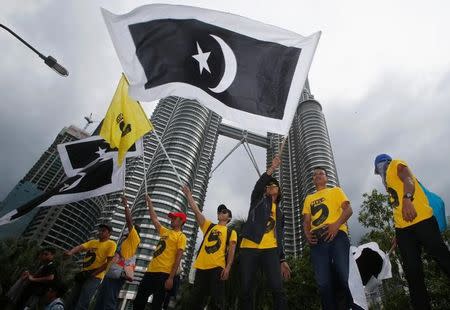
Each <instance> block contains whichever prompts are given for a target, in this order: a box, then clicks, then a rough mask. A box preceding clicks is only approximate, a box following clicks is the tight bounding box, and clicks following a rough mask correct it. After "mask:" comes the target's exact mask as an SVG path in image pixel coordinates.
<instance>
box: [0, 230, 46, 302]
mask: <svg viewBox="0 0 450 310" xmlns="http://www.w3.org/2000/svg"><path fill="white" fill-rule="evenodd" d="M38 253H39V247H38V245H37V244H36V243H35V242H31V241H28V240H23V239H5V240H2V241H0V284H1V288H2V295H4V294H6V292H7V291H8V289H9V288H10V287H11V286H12V285H13V284H14V283H15V281H16V280H17V279H18V278H19V276H20V275H21V273H22V272H23V271H25V270H33V269H34V268H36V264H37V259H36V258H37V255H38Z"/></svg>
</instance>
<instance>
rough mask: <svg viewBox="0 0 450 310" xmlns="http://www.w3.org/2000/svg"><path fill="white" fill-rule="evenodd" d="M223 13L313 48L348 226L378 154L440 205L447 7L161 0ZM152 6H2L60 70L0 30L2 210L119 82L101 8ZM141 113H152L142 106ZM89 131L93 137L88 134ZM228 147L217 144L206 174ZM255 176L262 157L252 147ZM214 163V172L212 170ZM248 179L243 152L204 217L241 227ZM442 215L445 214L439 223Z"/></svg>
mask: <svg viewBox="0 0 450 310" xmlns="http://www.w3.org/2000/svg"><path fill="white" fill-rule="evenodd" d="M161 2H165V3H172V4H185V5H194V6H200V7H203V8H210V9H215V10H221V11H227V12H230V13H234V14H239V15H242V16H245V17H249V18H252V19H255V20H259V21H262V22H265V23H269V24H273V25H275V26H278V27H282V28H286V29H288V30H291V31H294V32H297V33H299V34H302V35H309V34H312V33H313V32H316V31H318V30H321V31H322V37H321V40H320V42H319V46H318V49H317V52H316V56H315V58H314V60H313V64H312V66H311V70H310V75H309V79H310V85H311V91H312V93H313V94H314V96H315V98H316V99H317V100H318V101H319V102H320V103H321V104H322V107H323V111H324V113H325V117H326V121H327V125H328V130H329V133H330V138H331V143H332V146H333V152H334V155H335V160H336V165H337V169H338V174H339V179H340V182H341V186H342V188H343V189H344V191H345V192H346V193H347V195H348V196H349V198H350V200H351V202H352V205H353V208H354V211H355V212H354V215H353V217H352V219H351V221H350V229H351V231H352V236H353V237H354V241H356V240H357V239H358V238H359V236H360V235H361V234H362V233H363V229H362V228H361V226H360V225H359V224H358V223H357V213H358V211H359V205H360V203H361V195H362V193H364V192H368V191H371V189H372V188H378V189H380V190H381V189H382V187H381V182H380V180H379V179H378V178H377V177H375V176H374V175H373V158H374V157H375V156H376V155H377V154H378V153H384V152H387V153H389V154H391V155H392V156H393V157H399V158H402V159H405V160H406V161H407V162H408V163H409V164H410V166H411V167H412V169H413V171H414V173H415V174H416V175H417V176H418V178H419V179H420V180H422V181H423V183H424V184H425V185H426V186H428V187H429V188H430V189H431V190H433V191H435V192H437V193H438V194H440V195H441V196H442V197H443V198H444V200H445V201H446V202H447V204H448V205H450V191H449V189H450V179H449V176H448V175H449V170H450V169H449V168H450V163H449V158H450V156H449V154H450V146H449V138H448V137H449V136H450V125H449V120H450V107H449V104H450V57H449V55H450V40H448V35H449V33H448V32H449V29H450V21H449V20H448V12H450V10H449V6H450V5H449V4H448V2H447V1H436V0H433V1H372V2H371V3H368V1H357V0H355V1H323V0H322V1H318V0H315V1H298V0H295V1H283V0H277V1H254V0H247V1H240V0H237V1H233V0H228V1H213V0H205V1H189V0H185V1H161ZM148 3H152V1H130V0H128V1H113V0H107V1H106V0H105V1H94V0H84V1H81V0H78V1H70V2H69V1H56V0H40V1H37V0H35V1H30V0H16V1H8V2H5V3H3V4H2V12H1V13H0V23H3V24H5V25H7V26H9V27H11V28H12V29H13V30H14V31H16V32H17V33H18V34H19V35H21V36H23V38H24V39H26V40H28V41H29V42H30V43H31V44H32V45H33V46H35V47H36V48H37V49H38V50H40V51H41V52H42V53H43V54H45V55H52V56H53V57H55V58H56V59H58V61H59V62H60V63H61V64H63V65H64V66H66V67H67V68H68V70H69V72H70V75H69V77H67V78H62V77H60V76H58V75H57V74H55V73H54V72H53V71H51V70H50V69H49V68H48V67H46V66H45V65H44V64H43V62H42V60H40V59H39V58H38V57H37V56H36V55H35V54H33V53H32V52H31V51H30V50H28V49H27V48H26V47H25V46H23V45H21V43H20V42H18V41H17V40H16V39H14V38H13V37H12V36H11V35H9V34H8V33H6V32H5V31H2V30H1V29H0V47H1V48H0V51H1V57H0V89H1V91H0V102H1V110H0V111H1V112H0V131H1V133H2V134H1V135H0V145H1V153H0V175H1V177H2V180H1V184H0V200H1V199H3V198H4V197H5V196H6V195H7V193H8V192H9V191H10V190H11V189H12V188H13V187H14V185H15V184H16V183H17V182H18V181H19V180H20V179H21V178H22V177H23V176H24V175H25V173H26V172H27V171H28V170H29V169H30V168H31V167H32V165H33V164H34V163H35V162H36V160H37V159H38V158H39V156H40V155H41V154H42V153H43V151H44V150H45V149H46V148H47V147H48V146H49V145H50V144H51V143H52V142H53V140H54V138H55V136H56V135H57V133H58V132H59V131H60V130H61V129H62V128H63V127H64V126H68V125H70V124H74V125H76V126H78V127H83V126H84V120H83V117H84V116H85V115H89V114H90V113H91V112H92V113H93V117H94V118H95V119H97V120H99V119H101V118H102V117H103V115H104V114H105V112H106V110H107V108H108V106H109V103H110V100H111V97H112V95H113V93H114V90H115V87H116V85H117V82H118V80H119V78H120V73H121V72H122V69H121V66H120V64H119V61H118V58H117V56H116V54H115V51H114V49H113V46H112V43H111V40H110V38H109V35H108V33H107V30H106V27H105V24H104V22H103V19H102V16H101V14H100V7H104V8H106V9H108V10H110V11H112V12H113V13H117V14H121V13H126V12H128V11H130V10H132V9H134V8H135V7H138V6H140V5H142V4H148ZM144 105H145V109H146V110H147V111H151V110H152V109H153V108H154V103H145V104H144ZM91 129H92V128H91ZM236 143H237V141H234V140H231V139H228V138H224V137H220V138H219V144H218V148H217V153H216V157H215V164H216V163H217V162H218V160H220V159H221V158H222V157H223V156H224V155H225V154H226V153H227V152H228V151H229V150H230V149H231V148H232V147H233V146H234V145H235V144H236ZM253 150H254V152H255V155H256V157H257V159H258V163H259V167H260V169H263V168H264V166H265V151H264V150H263V149H261V148H257V147H253ZM215 164H214V165H215ZM256 178H257V175H256V172H255V170H254V168H253V166H252V165H251V162H250V160H249V159H248V157H247V155H246V153H245V152H244V150H243V149H242V148H241V149H239V150H238V151H237V152H235V153H234V154H233V155H232V156H231V157H230V158H229V159H228V160H227V161H226V162H225V164H224V165H223V166H222V167H221V168H219V169H218V170H217V172H216V173H215V174H214V176H213V178H212V181H211V182H210V185H209V188H208V194H207V200H206V208H207V210H208V211H207V215H208V216H210V217H215V216H214V211H215V207H216V206H217V205H218V204H219V203H221V202H224V203H226V204H227V205H228V206H229V207H230V208H231V209H232V210H233V213H234V214H235V216H239V215H240V216H246V214H247V209H248V202H249V196H250V192H251V189H252V187H253V185H254V182H255V181H256ZM449 210H450V209H449V207H447V214H449V213H450V212H449Z"/></svg>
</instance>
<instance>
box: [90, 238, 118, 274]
mask: <svg viewBox="0 0 450 310" xmlns="http://www.w3.org/2000/svg"><path fill="white" fill-rule="evenodd" d="M82 246H83V248H85V249H86V250H87V252H86V254H85V255H84V260H83V270H93V269H97V268H99V267H101V266H102V265H103V264H105V263H106V261H107V260H108V258H109V257H111V258H112V257H114V253H115V252H116V243H115V242H114V241H112V240H106V241H103V242H101V241H100V240H90V241H88V242H85V243H83V244H82ZM104 276H105V271H103V272H101V273H99V274H98V275H96V276H95V277H96V278H99V279H103V277H104Z"/></svg>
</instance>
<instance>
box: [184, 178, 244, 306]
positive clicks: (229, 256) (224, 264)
mask: <svg viewBox="0 0 450 310" xmlns="http://www.w3.org/2000/svg"><path fill="white" fill-rule="evenodd" d="M183 192H184V194H185V195H186V198H187V201H188V204H189V206H190V207H191V209H192V211H193V212H194V214H195V219H196V221H197V223H198V225H199V226H200V229H201V230H202V232H203V235H204V237H203V241H202V244H201V245H200V249H199V252H198V255H197V259H196V260H195V263H194V268H196V269H197V270H196V272H195V280H194V288H193V291H192V293H191V301H190V309H192V310H200V309H204V308H205V304H204V302H205V299H206V298H208V297H210V296H211V300H210V302H209V305H208V309H226V308H225V300H224V298H225V285H224V281H225V280H228V277H229V274H230V269H231V265H232V264H233V259H234V251H235V249H236V242H237V234H236V231H234V230H231V229H229V228H228V227H227V226H226V225H227V224H228V223H229V222H230V221H231V218H232V213H231V210H229V209H228V208H227V207H226V206H225V205H223V204H221V205H220V206H219V207H218V208H217V220H218V224H213V223H212V222H211V221H210V220H207V219H206V218H205V216H204V215H203V214H202V212H201V211H200V209H199V208H198V206H197V203H196V202H195V200H194V198H193V197H192V193H191V191H190V189H189V187H188V186H187V185H185V186H184V187H183Z"/></svg>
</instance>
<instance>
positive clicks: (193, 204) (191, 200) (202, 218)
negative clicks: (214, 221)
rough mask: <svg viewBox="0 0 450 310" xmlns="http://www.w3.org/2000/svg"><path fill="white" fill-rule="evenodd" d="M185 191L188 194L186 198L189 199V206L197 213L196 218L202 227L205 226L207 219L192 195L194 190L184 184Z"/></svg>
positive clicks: (183, 189)
mask: <svg viewBox="0 0 450 310" xmlns="http://www.w3.org/2000/svg"><path fill="white" fill-rule="evenodd" d="M182 191H183V193H184V194H185V195H186V199H187V201H188V204H189V207H191V210H192V211H193V212H194V214H195V219H196V220H197V223H198V225H199V226H200V227H203V224H204V223H205V221H206V219H205V216H204V215H203V214H202V212H201V211H200V209H199V208H198V206H197V203H196V202H195V200H194V197H192V192H191V190H190V189H189V187H188V186H187V185H184V186H183V188H182Z"/></svg>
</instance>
